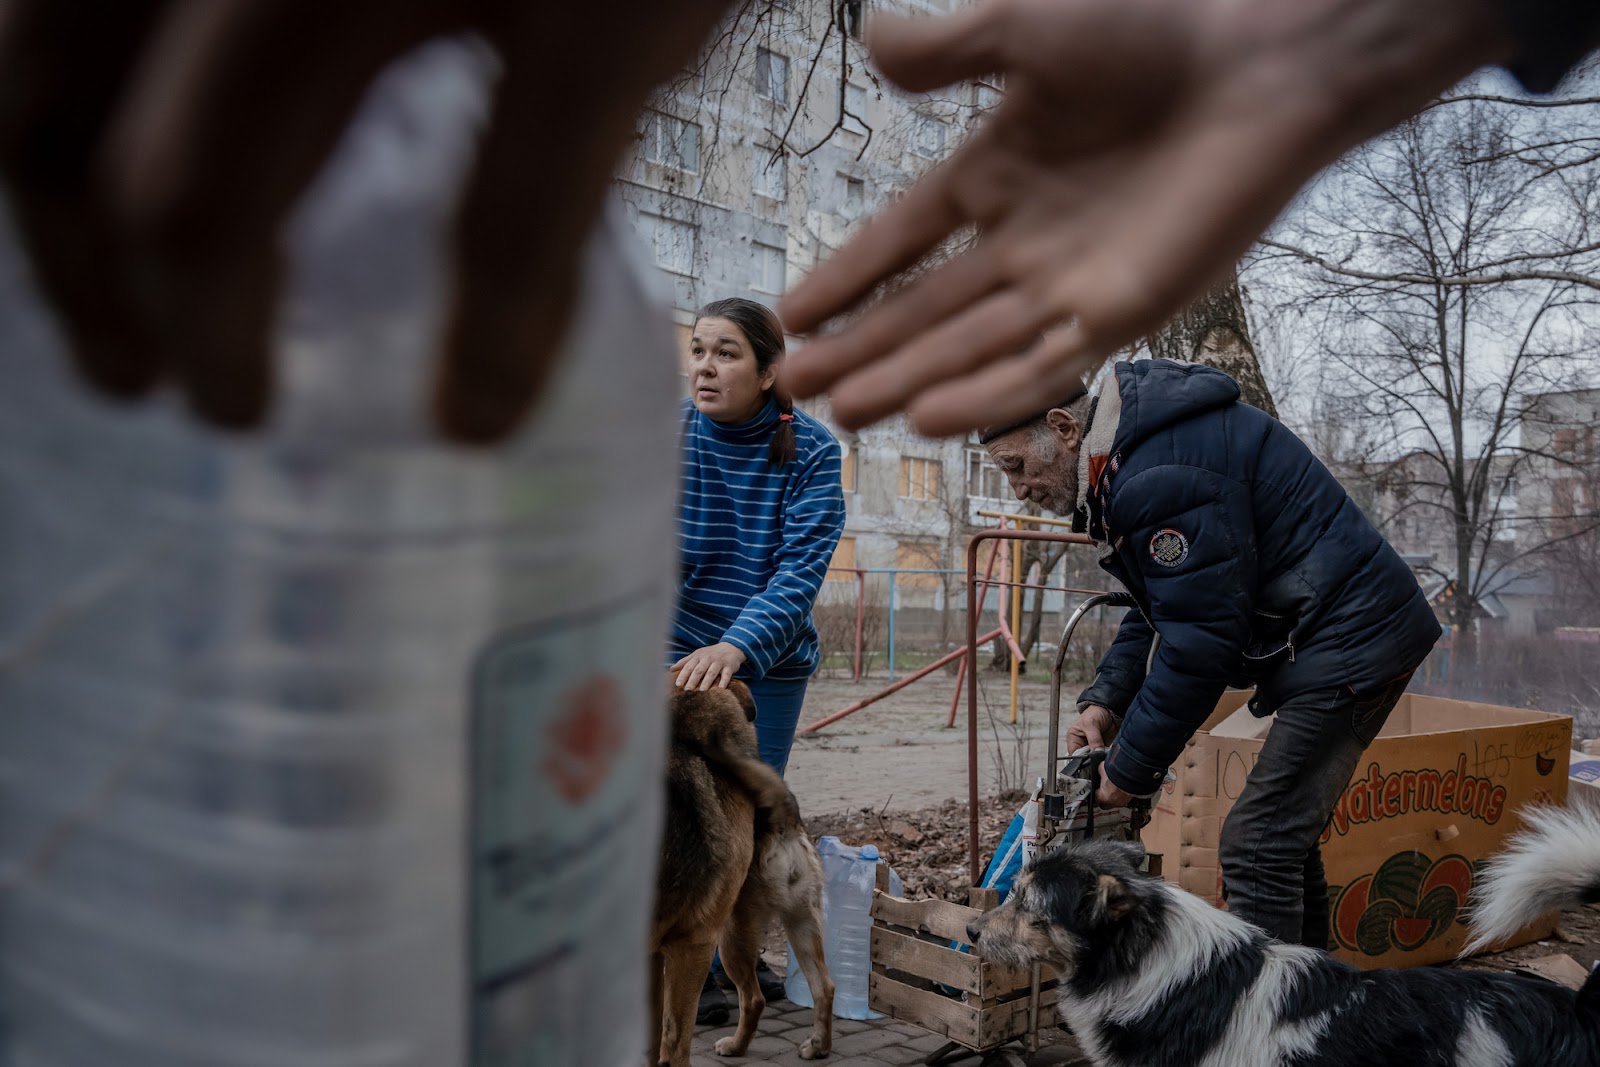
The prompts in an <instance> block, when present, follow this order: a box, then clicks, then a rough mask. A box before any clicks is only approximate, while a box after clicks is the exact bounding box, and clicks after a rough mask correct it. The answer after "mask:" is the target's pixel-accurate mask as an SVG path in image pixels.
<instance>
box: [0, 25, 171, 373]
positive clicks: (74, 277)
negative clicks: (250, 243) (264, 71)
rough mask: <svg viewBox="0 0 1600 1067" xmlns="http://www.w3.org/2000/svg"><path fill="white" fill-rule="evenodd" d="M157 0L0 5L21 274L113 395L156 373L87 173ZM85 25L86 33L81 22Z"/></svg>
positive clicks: (4, 141) (2, 114)
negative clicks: (26, 273)
mask: <svg viewBox="0 0 1600 1067" xmlns="http://www.w3.org/2000/svg"><path fill="white" fill-rule="evenodd" d="M167 6H168V4H167V3H166V0H126V2H123V3H116V4H109V5H107V4H102V3H97V2H94V0H12V2H10V3H8V4H6V5H5V6H4V7H3V8H0V177H3V179H4V183H5V188H6V192H7V194H8V196H7V199H8V200H9V206H10V209H11V217H12V220H13V223H14V224H15V226H16V229H17V234H18V237H19V239H20V241H21V243H22V246H23V248H24V249H25V251H26V252H27V254H28V258H29V260H30V264H31V267H32V271H31V274H32V278H33V280H34V282H35V284H36V285H38V287H39V289H40V293H41V295H42V296H43V297H44V298H45V300H46V301H47V302H48V303H49V304H50V305H51V306H52V307H53V308H54V310H55V312H56V314H57V318H58V321H59V323H60V325H61V327H62V330H63V332H64V333H65V335H66V340H67V349H68V354H69V355H70V357H71V358H72V359H73V361H74V363H75V364H76V366H77V368H78V370H79V371H80V372H81V373H82V374H83V376H84V377H85V378H87V379H88V380H89V382H90V383H91V384H92V385H94V386H95V387H96V388H99V389H101V390H103V391H105V392H108V393H111V394H113V395H119V396H132V395H136V394H138V393H141V392H143V391H145V390H146V389H148V388H149V387H150V386H151V385H153V384H154V383H155V381H156V380H157V379H158V378H159V376H160V373H161V371H160V361H159V356H158V353H157V352H156V350H155V348H154V346H153V345H152V344H151V343H150V338H149V335H148V330H147V329H146V328H145V325H144V323H143V322H142V320H141V319H140V317H139V316H138V314H137V313H136V311H135V310H134V307H133V305H132V303H131V301H130V300H129V297H128V291H127V287H126V284H125V279H124V276H123V273H122V270H121V252H122V249H121V246H120V244H119V242H118V241H117V240H116V237H115V232H114V229H113V227H112V224H111V221H110V219H108V218H107V216H106V213H105V211H104V205H103V204H102V203H100V202H99V201H98V200H97V199H96V197H95V196H94V190H93V188H92V176H93V174H94V169H95V161H96V159H97V158H98V155H99V153H100V151H101V149H102V147H103V143H104V136H105V131H106V128H107V125H108V124H109V122H110V121H111V119H112V117H113V115H114V114H115V113H116V111H117V107H118V105H119V103H120V102H121V101H122V99H123V97H124V95H125V92H126V88H127V83H128V81H129V79H130V78H131V77H132V76H133V72H134V69H135V67H136V65H137V63H138V59H139V57H140V55H141V53H142V51H143V49H144V47H145V45H146V43H147V42H148V40H149V38H150V36H151V34H152V32H153V30H154V28H155V26H156V25H157V24H158V22H159V21H160V19H161V17H162V15H163V13H164V11H165V9H166V8H167ZM88 27H92V29H88Z"/></svg>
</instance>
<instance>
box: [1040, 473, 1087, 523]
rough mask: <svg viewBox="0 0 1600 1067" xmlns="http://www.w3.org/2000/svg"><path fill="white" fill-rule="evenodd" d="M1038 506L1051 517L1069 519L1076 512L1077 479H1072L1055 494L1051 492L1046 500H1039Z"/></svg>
mask: <svg viewBox="0 0 1600 1067" xmlns="http://www.w3.org/2000/svg"><path fill="white" fill-rule="evenodd" d="M1039 506H1040V507H1042V508H1044V509H1045V510H1046V511H1049V512H1050V513H1051V514H1053V515H1058V516H1060V517H1061V518H1064V519H1065V518H1071V517H1072V513H1073V512H1075V511H1077V510H1078V479H1076V478H1073V479H1072V480H1071V481H1069V482H1067V483H1066V484H1065V485H1063V486H1062V487H1061V489H1060V490H1059V491H1057V492H1052V493H1051V494H1050V496H1049V499H1047V500H1041V501H1040V502H1039Z"/></svg>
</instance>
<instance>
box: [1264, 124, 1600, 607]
mask: <svg viewBox="0 0 1600 1067" xmlns="http://www.w3.org/2000/svg"><path fill="white" fill-rule="evenodd" d="M1591 112H1592V109H1591ZM1595 119H1596V116H1595V115H1594V114H1592V113H1587V114H1583V115H1581V116H1580V115H1575V114H1574V113H1573V112H1571V111H1568V112H1564V113H1563V115H1562V118H1561V119H1560V120H1559V122H1557V121H1556V120H1552V119H1551V118H1550V117H1549V116H1548V115H1545V114H1543V113H1533V112H1530V111H1527V110H1523V109H1518V108H1515V107H1512V106H1510V105H1505V104H1501V103H1497V102H1495V101H1494V100H1488V99H1479V98H1475V97H1472V96H1462V97H1459V98H1455V99H1454V100H1453V102H1452V103H1450V105H1449V106H1447V107H1435V108H1433V109H1431V110H1429V111H1426V112H1424V113H1423V114H1422V115H1420V116H1419V117H1417V118H1415V119H1413V120H1412V121H1410V122H1408V123H1406V124H1405V125H1403V126H1401V127H1400V128H1399V129H1397V130H1396V131H1395V132H1393V133H1392V134H1390V135H1388V136H1386V137H1384V138H1382V139H1380V140H1378V141H1375V142H1372V143H1370V144H1368V145H1366V146H1363V147H1362V148H1359V149H1357V150H1356V151H1354V152H1352V153H1351V154H1350V155H1348V156H1347V157H1345V158H1344V159H1343V160H1341V161H1340V162H1339V163H1338V164H1336V165H1335V166H1334V167H1333V168H1331V170H1330V171H1329V173H1328V174H1327V175H1326V176H1325V177H1324V179H1323V180H1322V181H1321V182H1320V183H1319V185H1318V186H1317V187H1316V188H1315V189H1314V190H1313V191H1312V192H1311V193H1309V194H1308V195H1307V196H1306V198H1305V199H1304V200H1303V201H1302V203H1301V205H1300V206H1299V208H1298V210H1296V211H1294V212H1292V213H1291V214H1290V215H1289V216H1288V218H1287V219H1286V221H1285V222H1284V223H1283V224H1282V226H1281V227H1280V229H1279V230H1278V231H1277V232H1276V233H1274V234H1273V235H1272V236H1271V237H1270V238H1269V239H1268V240H1266V241H1264V242H1263V245H1262V249H1261V251H1260V253H1259V254H1258V255H1257V256H1256V257H1255V259H1254V261H1253V263H1252V264H1251V265H1250V268H1249V271H1248V276H1249V277H1250V278H1251V279H1252V285H1253V288H1255V290H1256V291H1257V293H1260V292H1262V291H1263V290H1267V291H1269V292H1271V293H1272V295H1273V298H1274V303H1275V304H1276V307H1277V309H1278V313H1279V314H1282V315H1286V316H1288V317H1289V318H1290V319H1291V320H1292V322H1293V325H1294V330H1293V332H1294V333H1295V335H1296V336H1297V338H1298V340H1299V342H1300V344H1301V345H1302V346H1303V350H1304V353H1305V355H1306V356H1307V357H1308V358H1311V359H1315V360H1317V361H1318V362H1319V363H1320V364H1321V365H1322V366H1323V368H1324V374H1323V375H1322V381H1321V383H1320V392H1321V394H1322V397H1323V398H1324V404H1325V407H1324V411H1325V413H1326V412H1327V411H1328V410H1329V409H1331V410H1333V411H1335V412H1337V416H1338V417H1340V418H1346V419H1355V420H1359V421H1361V422H1362V423H1363V424H1364V425H1365V426H1366V427H1368V428H1378V429H1379V430H1380V432H1379V433H1377V434H1376V435H1373V436H1369V437H1368V438H1367V440H1365V441H1364V442H1363V444H1364V445H1365V446H1366V449H1367V454H1366V455H1365V456H1363V457H1361V460H1360V462H1359V463H1358V464H1357V466H1358V467H1360V468H1361V470H1362V471H1363V472H1364V473H1366V474H1368V475H1371V476H1373V477H1374V478H1376V479H1377V483H1378V492H1379V495H1380V496H1381V497H1383V498H1384V499H1386V500H1388V501H1389V502H1390V504H1391V505H1392V507H1393V513H1392V514H1391V515H1389V516H1387V517H1388V518H1389V519H1391V520H1395V521H1405V519H1406V518H1407V517H1409V516H1414V517H1415V518H1416V519H1417V520H1418V521H1420V522H1422V523H1424V524H1427V523H1432V524H1435V525H1437V526H1438V527H1441V528H1442V529H1443V530H1444V533H1445V548H1446V552H1445V559H1444V560H1443V561H1442V562H1441V564H1440V565H1439V566H1438V570H1439V573H1440V574H1441V575H1442V576H1443V577H1444V578H1446V579H1447V580H1448V582H1449V583H1450V587H1451V590H1452V592H1453V600H1452V604H1451V616H1452V621H1453V622H1456V623H1458V624H1470V623H1471V622H1473V621H1474V620H1475V619H1476V618H1477V617H1478V616H1479V614H1480V610H1481V605H1482V603H1483V601H1484V599H1485V598H1486V597H1488V596H1490V595H1491V594H1493V593H1494V592H1496V591H1497V589H1499V588H1500V587H1501V586H1502V585H1503V584H1504V582H1505V581H1506V580H1507V579H1508V578H1509V577H1510V576H1511V575H1513V574H1514V573H1515V568H1516V565H1517V563H1518V561H1519V560H1523V559H1526V558H1527V557H1528V556H1530V555H1533V554H1535V553H1538V552H1541V551H1543V550H1544V549H1545V548H1547V547H1548V545H1549V543H1550V541H1551V540H1553V539H1556V538H1558V537H1559V535H1557V534H1555V533H1554V532H1553V531H1544V532H1542V531H1540V530H1539V529H1538V528H1535V527H1533V526H1531V525H1529V524H1527V523H1524V522H1523V520H1522V518H1521V517H1520V516H1518V515H1517V513H1516V510H1515V499H1516V497H1515V487H1516V485H1517V483H1518V480H1519V479H1521V478H1524V477H1537V476H1539V472H1540V471H1541V470H1542V469H1544V468H1543V467H1541V464H1540V462H1539V461H1541V460H1545V461H1554V460H1555V458H1556V457H1553V456H1550V455H1549V454H1548V453H1546V452H1544V451H1542V450H1540V449H1538V448H1533V447H1529V446H1527V445H1526V444H1525V443H1524V441H1523V439H1522V435H1521V430H1522V428H1523V424H1524V422H1525V420H1526V419H1527V417H1528V416H1529V415H1530V413H1531V412H1532V410H1533V406H1534V403H1535V398H1536V397H1537V395H1539V394H1541V393H1545V392H1548V391H1551V390H1558V389H1562V388H1565V387H1567V386H1569V385H1571V384H1573V383H1575V382H1576V381H1577V380H1578V378H1579V375H1580V374H1581V372H1582V370H1583V369H1584V368H1585V367H1587V366H1589V363H1588V362H1587V360H1585V359H1584V358H1581V355H1580V354H1581V353H1583V352H1584V351H1586V349H1588V348H1589V347H1590V342H1592V340H1593V339H1594V337H1593V330H1592V328H1591V326H1590V325H1589V320H1590V319H1592V310H1593V307H1594V305H1595V303H1596V302H1597V298H1600V292H1597V291H1596V290H1597V288H1600V226H1597V215H1596V211H1597V209H1600V165H1597V161H1596V156H1595V153H1594V152H1593V151H1592V145H1593V144H1594V143H1596V142H1595V138H1593V137H1589V136H1586V135H1585V133H1584V132H1583V130H1582V128H1581V127H1582V126H1584V125H1588V126H1591V127H1593V126H1595V125H1596V122H1595ZM1524 535H1526V536H1524Z"/></svg>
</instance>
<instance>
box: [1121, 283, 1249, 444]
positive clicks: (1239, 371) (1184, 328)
mask: <svg viewBox="0 0 1600 1067" xmlns="http://www.w3.org/2000/svg"><path fill="white" fill-rule="evenodd" d="M1149 342H1150V351H1151V352H1153V353H1154V354H1155V355H1157V356H1159V357H1161V358H1162V359H1181V360H1187V361H1189V362H1191V363H1204V364H1205V365H1206V366H1208V367H1215V368H1217V369H1218V370H1220V371H1223V372H1224V373H1226V374H1227V375H1229V376H1230V377H1231V378H1233V380H1234V381H1236V382H1238V383H1239V392H1240V399H1242V400H1243V401H1244V402H1245V403H1246V404H1250V405H1253V406H1254V407H1258V408H1260V409H1261V410H1262V411H1265V412H1266V413H1267V414H1268V415H1271V416H1272V417H1273V418H1277V417H1278V407H1277V405H1276V404H1274V403H1273V402H1272V394H1271V392H1269V391H1268V390H1267V379H1266V377H1265V375H1263V374H1262V373H1261V362H1260V360H1258V359H1257V358H1256V349H1255V345H1253V344H1252V343H1251V342H1250V323H1249V322H1248V321H1247V320H1246V318H1245V313H1244V297H1243V295H1242V294H1241V293H1240V292H1239V275H1238V273H1237V272H1235V273H1234V275H1233V277H1232V278H1230V279H1229V280H1228V281H1226V282H1223V283H1222V284H1221V285H1218V286H1217V287H1216V288H1214V289H1212V290H1211V291H1209V292H1208V293H1206V295H1205V296H1202V297H1201V298H1200V299H1199V300H1197V301H1195V302H1194V303H1193V304H1192V305H1190V306H1189V307H1188V308H1186V309H1185V310H1184V311H1183V313H1182V314H1180V315H1179V316H1178V317H1177V318H1175V319H1173V320H1172V321H1171V322H1170V323H1168V324H1167V325H1166V326H1165V327H1163V328H1162V329H1161V331H1160V332H1158V333H1156V334H1153V335H1152V336H1151V337H1150V338H1149Z"/></svg>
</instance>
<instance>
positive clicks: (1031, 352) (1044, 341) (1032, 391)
mask: <svg viewBox="0 0 1600 1067" xmlns="http://www.w3.org/2000/svg"><path fill="white" fill-rule="evenodd" d="M1109 354H1110V353H1102V352H1100V351H1098V350H1096V349H1090V348H1086V347H1085V346H1084V344H1083V341H1082V339H1081V337H1080V336H1079V334H1078V332H1077V330H1076V329H1074V328H1072V327H1066V328H1063V329H1061V330H1058V331H1056V332H1054V333H1051V334H1047V335H1046V336H1045V337H1043V338H1041V339H1040V340H1039V341H1038V342H1037V343H1036V344H1034V345H1033V346H1032V347H1031V348H1029V349H1028V351H1027V352H1026V353H1024V354H1023V355H1021V356H1018V357H1016V358H1013V359H1007V360H1002V361H1000V362H997V363H991V364H989V365H987V366H985V367H984V368H982V369H980V370H977V371H974V372H973V373H971V374H968V375H965V376H963V377H960V378H955V379H952V380H949V381H945V382H942V383H940V384H938V385H935V386H931V387H930V388H928V389H925V390H923V392H922V393H921V394H919V395H918V396H917V397H916V399H914V400H913V401H912V402H911V404H910V406H909V408H908V415H909V417H910V419H911V425H912V426H913V427H914V428H915V429H916V430H917V432H918V433H922V434H926V435H928V436H930V437H948V436H950V435H952V434H957V433H965V432H967V431H968V430H975V429H978V428H979V427H981V426H985V425H993V424H995V423H1000V422H1006V421H1009V420H1013V419H1020V418H1023V417H1024V416H1026V415H1029V414H1032V413H1033V412H1036V411H1037V410H1038V409H1039V403H1040V401H1041V400H1042V399H1045V398H1049V397H1058V396H1063V395H1065V394H1066V393H1067V392H1068V391H1069V390H1071V389H1073V388H1082V386H1083V380H1084V376H1085V374H1086V373H1087V372H1088V371H1092V370H1093V369H1094V368H1096V367H1098V366H1099V365H1100V364H1101V363H1103V362H1104V361H1105V359H1106V357H1107V356H1108V355H1109Z"/></svg>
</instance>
